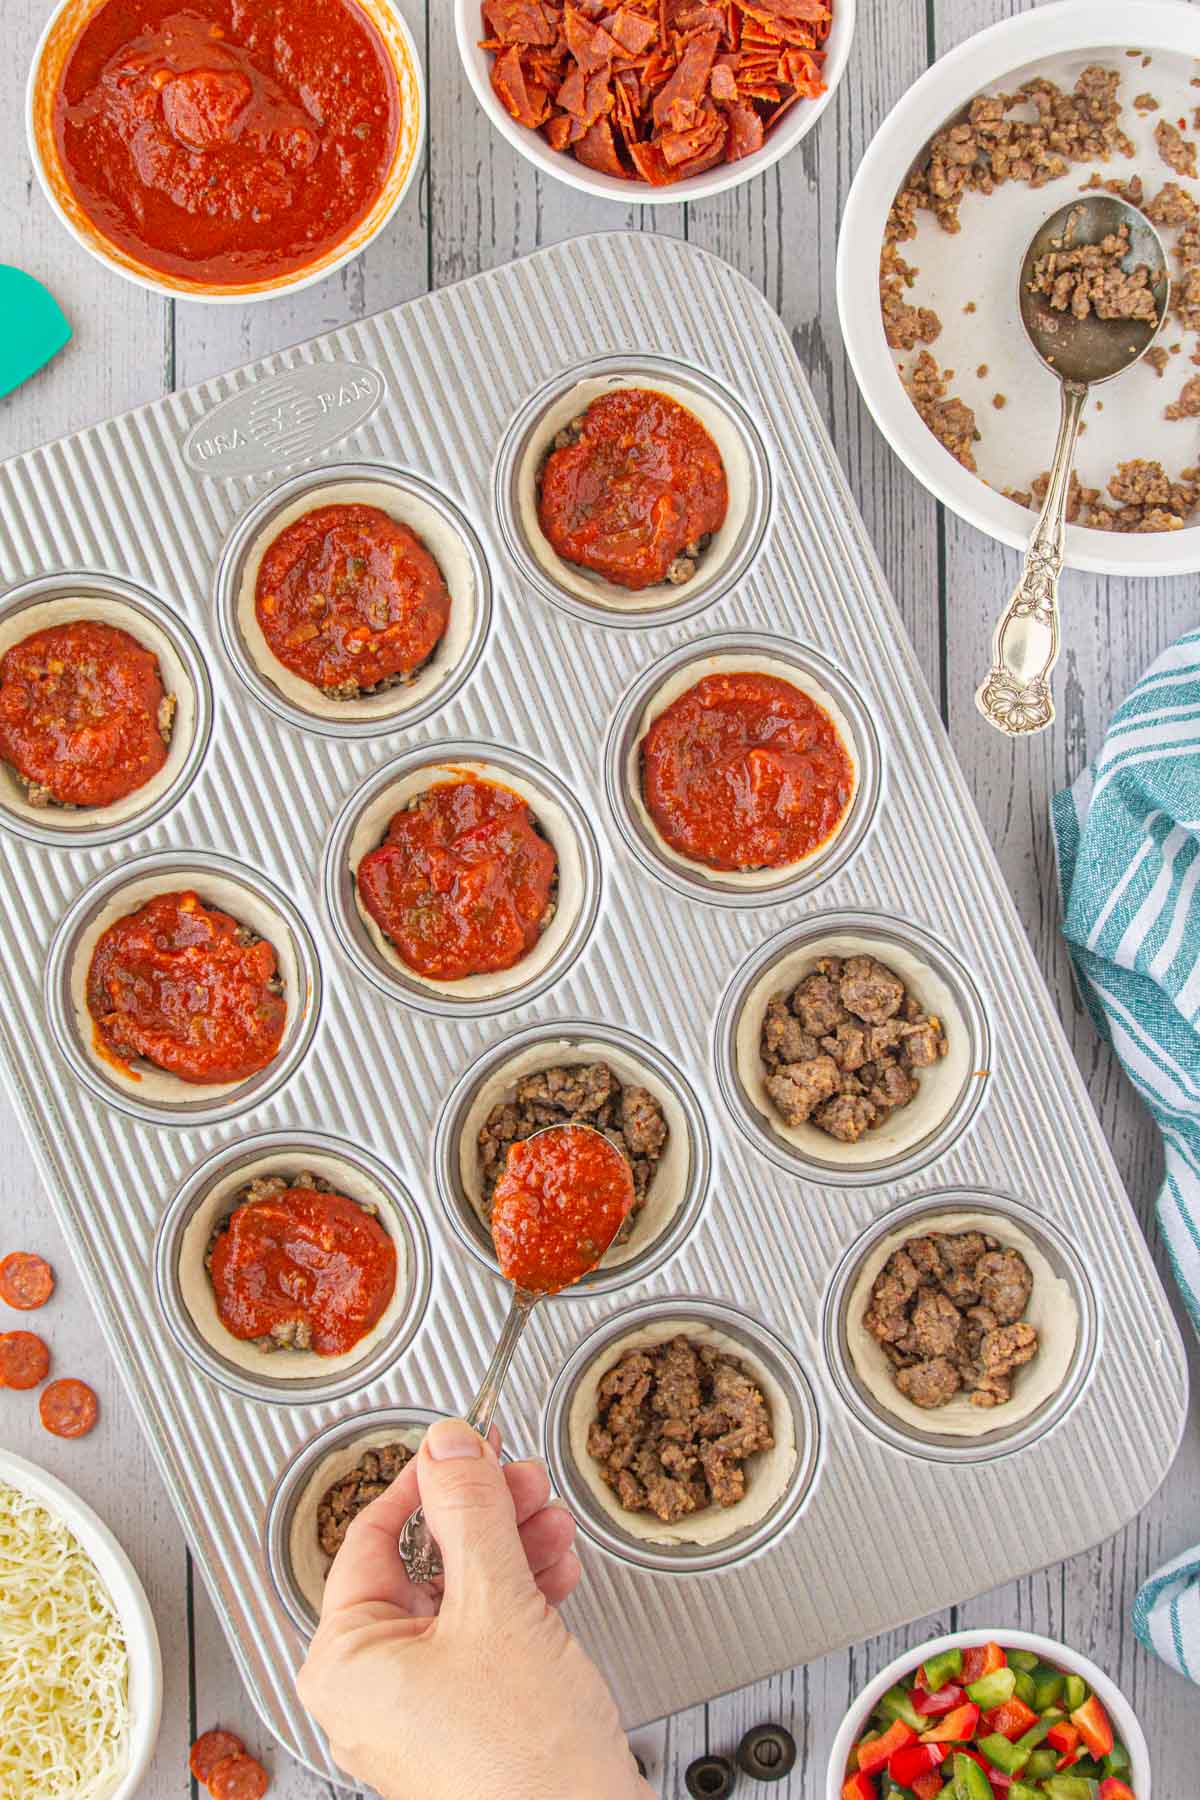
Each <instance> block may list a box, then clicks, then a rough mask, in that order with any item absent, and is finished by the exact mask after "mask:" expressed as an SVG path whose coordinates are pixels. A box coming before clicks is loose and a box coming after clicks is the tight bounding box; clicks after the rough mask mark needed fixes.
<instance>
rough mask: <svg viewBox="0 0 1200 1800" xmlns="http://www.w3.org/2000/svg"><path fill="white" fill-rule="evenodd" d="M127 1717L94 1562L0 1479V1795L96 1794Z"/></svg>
mask: <svg viewBox="0 0 1200 1800" xmlns="http://www.w3.org/2000/svg"><path fill="white" fill-rule="evenodd" d="M128 1725H129V1659H128V1655H127V1652H126V1646H125V1634H124V1632H123V1630H122V1628H121V1621H120V1619H119V1618H118V1616H117V1612H116V1608H115V1607H114V1605H113V1602H112V1597H111V1596H110V1594H109V1592H108V1589H107V1588H106V1587H105V1585H104V1583H103V1581H102V1580H101V1579H100V1576H99V1574H98V1572H97V1570H96V1567H95V1564H94V1563H93V1562H92V1561H91V1558H90V1557H89V1556H87V1555H86V1554H85V1552H84V1551H83V1550H82V1548H81V1547H80V1545H79V1543H78V1541H77V1539H76V1538H75V1537H74V1536H73V1534H72V1532H71V1531H70V1529H69V1527H68V1526H67V1525H65V1524H64V1523H63V1521H62V1520H61V1519H59V1518H57V1517H55V1515H54V1514H53V1513H51V1512H48V1511H47V1510H46V1508H45V1507H44V1506H42V1505H41V1504H40V1502H38V1501H37V1500H34V1499H32V1498H31V1497H30V1496H29V1495H27V1494H22V1493H20V1492H19V1491H18V1490H17V1489H16V1488H12V1487H9V1486H7V1485H6V1484H5V1483H3V1482H0V1800H33V1796H34V1795H36V1796H37V1800H104V1797H105V1796H107V1795H109V1794H111V1793H112V1791H113V1789H114V1788H115V1787H116V1785H117V1781H118V1779H119V1778H120V1776H121V1774H122V1773H123V1771H124V1767H125V1761H126V1754H127V1733H128Z"/></svg>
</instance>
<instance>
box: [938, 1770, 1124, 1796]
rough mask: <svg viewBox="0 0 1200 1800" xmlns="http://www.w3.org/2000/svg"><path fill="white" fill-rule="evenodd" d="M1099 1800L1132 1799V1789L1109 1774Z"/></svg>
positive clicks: (1101, 1787)
mask: <svg viewBox="0 0 1200 1800" xmlns="http://www.w3.org/2000/svg"><path fill="white" fill-rule="evenodd" d="M914 1791H915V1790H914ZM917 1800H924V1796H923V1795H920V1794H918V1796H917ZM1100 1800H1134V1794H1133V1789H1132V1788H1131V1787H1130V1786H1128V1784H1127V1783H1126V1782H1124V1781H1122V1780H1121V1777H1120V1776H1119V1775H1110V1776H1109V1777H1108V1779H1107V1781H1102V1782H1101V1783H1100Z"/></svg>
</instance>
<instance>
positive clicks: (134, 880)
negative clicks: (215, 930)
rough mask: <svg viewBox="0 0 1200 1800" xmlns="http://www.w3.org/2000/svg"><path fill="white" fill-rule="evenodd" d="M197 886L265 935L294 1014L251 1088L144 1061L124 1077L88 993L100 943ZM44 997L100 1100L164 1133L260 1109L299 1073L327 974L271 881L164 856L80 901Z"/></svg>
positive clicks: (192, 855)
mask: <svg viewBox="0 0 1200 1800" xmlns="http://www.w3.org/2000/svg"><path fill="white" fill-rule="evenodd" d="M189 888H190V889H192V890H193V891H194V892H195V893H197V894H198V895H199V897H200V899H201V900H202V901H203V902H204V903H205V904H206V905H208V906H212V907H217V908H219V909H220V910H221V911H223V912H227V913H228V914H229V915H230V916H231V917H232V918H234V919H236V920H237V921H238V923H239V924H242V925H248V926H250V927H251V928H252V929H253V930H254V931H257V932H258V934H259V935H260V936H261V937H263V938H265V939H266V941H267V942H268V943H269V944H270V945H271V946H272V948H273V949H274V951H275V955H276V959H277V963H278V973H279V975H280V976H281V978H282V981H283V998H284V1001H285V1004H286V1007H287V1016H286V1020H285V1023H284V1030H283V1037H282V1039H281V1041H280V1045H279V1049H278V1050H277V1051H276V1053H275V1055H274V1057H273V1058H272V1060H271V1061H270V1062H269V1063H268V1064H267V1066H266V1068H264V1069H260V1070H259V1072H258V1073H257V1074H256V1075H251V1076H248V1077H247V1078H246V1080H244V1081H232V1082H213V1083H197V1082H190V1081H181V1080H180V1079H179V1077H178V1076H177V1075H171V1074H168V1073H167V1071H166V1070H165V1069H160V1068H157V1067H155V1065H153V1064H152V1063H148V1062H144V1061H142V1060H141V1059H138V1060H136V1061H135V1062H134V1063H133V1064H132V1065H131V1066H130V1067H129V1068H128V1069H125V1068H123V1067H122V1066H120V1065H119V1064H118V1063H117V1061H116V1060H115V1059H113V1058H111V1057H109V1056H107V1055H105V1054H103V1053H102V1052H101V1050H100V1049H99V1048H98V1047H97V1039H96V1032H95V1027H94V1024H93V1021H92V1017H91V1014H90V1013H89V1012H88V1009H87V1000H86V990H87V976H88V970H89V968H90V966H91V961H92V955H93V953H94V951H95V948H96V945H97V943H98V942H99V940H100V937H101V936H102V934H103V933H104V932H105V931H106V930H107V929H108V927H109V926H110V925H112V924H113V923H115V921H116V920H118V919H123V918H125V917H126V916H127V915H128V914H129V913H133V912H136V911H137V910H138V908H139V907H141V906H144V905H145V904H146V902H147V901H148V900H152V899H153V898H154V897H155V895H157V894H170V893H177V892H181V891H184V890H186V889H189ZM45 997H46V1009H47V1012H48V1014H49V1017H50V1022H51V1025H52V1027H53V1030H54V1034H55V1037H56V1038H57V1041H58V1045H59V1048H60V1049H61V1051H62V1053H63V1055H64V1056H65V1057H66V1059H67V1061H68V1062H69V1063H70V1065H71V1067H72V1069H73V1070H74V1071H75V1073H76V1075H78V1076H79V1078H80V1080H81V1081H82V1082H84V1084H85V1085H86V1086H87V1087H89V1088H90V1089H91V1091H92V1092H93V1093H94V1094H96V1095H98V1096H99V1098H100V1099H102V1100H107V1101H108V1102H109V1103H110V1104H111V1105H113V1106H116V1107H117V1108H118V1109H119V1110H120V1111H122V1112H126V1113H130V1114H132V1115H133V1116H134V1117H135V1118H139V1119H152V1120H154V1121H155V1122H156V1123H158V1124H160V1125H205V1124H211V1123H213V1122H214V1121H215V1120H217V1119H227V1118H231V1117H232V1116H233V1115H234V1114H235V1113H239V1112H243V1111H245V1110H246V1109H247V1108H248V1107H250V1106H254V1105H257V1104H258V1103H259V1102H260V1101H262V1100H265V1099H266V1097H267V1095H268V1094H272V1093H274V1092H275V1090H276V1088H278V1087H279V1086H280V1085H281V1084H282V1083H283V1082H284V1081H286V1080H287V1078H288V1077H289V1076H290V1075H291V1074H292V1073H293V1072H294V1070H295V1069H296V1067H297V1066H298V1064H299V1063H300V1061H301V1060H302V1058H303V1056H304V1054H305V1051H306V1050H307V1048H308V1045H309V1042H310V1040H311V1038H312V1034H313V1031H314V1029H315V1027H316V1022H317V1015H318V1013H319V1011H320V1001H321V974H320V967H319V965H318V962H317V952H316V946H315V945H314V943H313V940H312V938H311V936H310V935H309V931H308V927H307V926H306V925H305V923H304V921H303V919H302V918H301V916H300V914H299V912H298V911H297V909H296V907H295V906H294V905H293V904H292V902H291V901H290V900H289V899H288V898H287V896H286V895H285V894H284V893H283V892H282V891H281V890H280V889H279V888H277V887H276V886H275V885H274V883H273V882H271V881H269V880H268V879H267V877H266V876H265V875H261V874H259V873H258V872H257V871H255V870H252V869H248V868H246V867H245V865H244V864H242V863H238V862H235V861H234V860H233V859H232V857H227V856H219V855H216V854H214V853H213V852H210V851H200V850H190V851H189V850H180V851H176V850H162V851H159V852H157V853H156V854H155V855H152V856H144V857H141V858H139V859H138V860H137V861H135V862H132V863H125V864H122V865H121V866H120V867H118V868H116V869H113V870H110V871H109V873H108V874H107V875H106V876H104V877H103V878H102V879H101V880H100V881H98V882H96V883H94V884H93V885H92V886H91V887H89V888H86V889H85V890H84V892H83V893H82V894H81V895H80V896H79V898H78V899H77V900H76V901H75V904H74V905H73V906H72V907H71V909H70V910H69V912H68V913H67V914H66V916H65V917H64V919H63V921H62V923H61V924H60V926H59V928H58V931H57V932H56V933H55V936H54V941H53V943H52V944H51V946H50V956H49V959H48V961H47V964H46V983H45Z"/></svg>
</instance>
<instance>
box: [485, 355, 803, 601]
mask: <svg viewBox="0 0 1200 1800" xmlns="http://www.w3.org/2000/svg"><path fill="white" fill-rule="evenodd" d="M621 388H652V389H654V390H655V391H656V392H658V393H662V394H666V395H668V396H669V397H670V398H671V399H672V400H677V401H678V402H679V403H680V405H682V406H686V407H687V408H688V410H689V412H692V413H694V414H695V415H696V417H697V418H698V419H699V420H700V423H701V424H702V425H703V426H704V427H705V428H706V430H707V431H708V432H709V435H710V436H711V437H712V438H713V440H714V442H715V443H716V446H717V449H718V450H719V451H720V453H721V460H722V462H723V463H724V465H725V477H726V482H727V485H728V490H729V506H728V510H727V512H726V515H725V522H724V524H723V525H722V526H721V529H720V530H719V531H718V532H716V533H715V534H714V536H713V540H712V542H711V543H710V544H709V546H708V548H707V550H705V551H704V553H703V555H702V556H701V557H700V559H699V561H698V563H697V566H696V572H695V574H694V575H693V576H691V578H690V579H689V580H687V581H684V582H680V583H679V584H678V585H674V584H672V583H670V582H665V581H664V582H660V583H658V584H657V585H656V586H654V587H650V588H642V589H640V590H638V591H633V590H631V589H629V588H623V587H618V586H617V585H616V584H615V583H613V582H611V581H607V580H606V579H605V578H604V577H603V576H602V575H596V574H593V573H592V571H591V570H590V569H584V568H580V567H578V566H577V565H576V564H574V563H568V562H564V560H563V559H562V557H560V556H559V555H558V553H557V552H556V551H555V550H554V549H553V547H552V546H551V544H550V542H549V540H548V539H547V538H546V536H545V535H544V533H543V531H542V529H541V526H540V524H539V523H538V477H539V475H540V472H541V469H542V465H543V464H544V462H545V460H546V458H547V456H548V455H549V454H550V451H551V450H552V449H553V446H554V439H555V437H556V436H557V434H558V433H559V432H560V431H561V430H562V429H563V427H564V426H566V425H569V424H570V423H571V421H572V419H576V418H578V417H579V415H580V414H581V413H582V412H585V411H586V410H587V408H588V406H589V405H590V404H591V403H592V401H593V400H596V399H598V398H599V397H600V396H601V395H602V394H608V393H612V392H613V391H614V390H618V389H621ZM495 504H496V513H497V517H498V519H499V521H500V529H501V532H502V534H503V537H504V544H505V548H506V549H507V551H508V553H509V555H510V557H511V558H512V560H513V562H514V563H515V564H516V566H517V569H518V571H519V573H520V575H521V578H522V580H523V581H525V582H527V583H528V584H529V585H530V586H531V587H533V588H534V589H536V591H537V592H538V593H540V594H541V595H542V596H543V597H544V598H545V599H547V600H549V601H550V602H551V604H552V605H554V606H558V607H561V608H562V609H563V610H564V611H565V612H569V613H572V614H574V616H575V617H577V618H584V619H591V620H593V621H596V620H599V621H601V622H603V623H605V624H609V625H634V626H647V625H653V624H657V623H659V622H667V621H670V620H675V619H682V618H688V617H690V615H691V614H692V613H696V612H699V611H700V609H701V608H702V607H705V606H711V605H712V604H713V603H714V602H715V601H717V600H719V599H721V597H722V596H723V595H725V594H727V593H728V592H729V591H730V589H731V588H733V587H734V586H736V584H737V583H738V582H739V581H741V580H742V579H743V578H744V577H745V576H746V574H747V573H748V572H749V570H750V568H751V567H752V565H753V563H754V562H755V560H756V558H757V556H758V553H759V551H760V550H761V548H762V545H763V541H764V539H765V537H766V534H767V530H768V526H769V524H770V517H771V504H772V496H771V465H770V460H769V458H768V455H767V450H766V445H765V444H764V442H763V439H762V436H761V434H760V432H759V429H758V427H757V425H756V424H755V422H754V420H753V418H752V417H751V415H750V413H749V412H748V411H747V410H746V407H745V406H744V405H743V403H742V401H741V400H739V399H738V398H737V396H736V395H735V394H733V393H732V392H731V391H730V390H729V389H728V388H727V387H724V386H723V385H722V384H721V383H720V382H719V381H717V380H716V379H715V378H714V377H713V376H711V375H709V374H707V373H705V372H704V371H702V370H699V369H694V368H688V367H686V366H685V365H684V364H683V363H676V362H672V361H671V360H670V359H669V358H667V357H658V356H609V357H598V358H596V359H595V360H594V361H591V362H586V363H582V364H580V365H579V366H578V367H577V368H574V369H566V370H564V371H563V372H562V373H561V374H560V375H557V376H555V377H554V379H553V380H552V381H550V382H548V383H547V384H546V386H545V387H543V388H540V389H539V390H538V392H537V393H536V394H534V395H533V396H532V398H531V399H530V400H528V401H527V402H526V403H525V405H524V406H523V407H522V409H521V411H520V412H519V413H518V414H517V416H516V418H515V419H514V420H513V421H512V424H511V425H510V426H509V428H508V431H507V433H506V434H505V438H504V442H503V443H502V445H501V447H500V454H499V457H498V458H497V462H496V470H495Z"/></svg>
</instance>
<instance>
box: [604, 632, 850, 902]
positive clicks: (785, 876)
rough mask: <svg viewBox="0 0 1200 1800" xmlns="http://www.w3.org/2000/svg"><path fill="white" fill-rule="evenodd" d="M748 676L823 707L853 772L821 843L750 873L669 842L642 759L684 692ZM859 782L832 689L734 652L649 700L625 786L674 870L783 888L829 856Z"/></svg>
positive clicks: (693, 669)
mask: <svg viewBox="0 0 1200 1800" xmlns="http://www.w3.org/2000/svg"><path fill="white" fill-rule="evenodd" d="M744 673H748V674H752V675H775V676H778V678H779V679H780V680H781V681H786V682H789V683H790V685H791V686H792V687H794V688H799V689H800V691H801V693H804V694H807V695H808V697H809V699H810V700H815V701H816V703H817V705H818V706H821V707H824V709H825V711H826V712H827V713H828V714H829V716H830V718H831V719H832V720H833V723H834V726H835V727H836V729H837V733H838V736H839V737H840V738H841V740H842V743H843V745H844V746H845V749H846V754H847V755H848V756H849V758H850V764H851V769H852V787H851V792H850V800H849V803H848V805H847V807H846V810H845V812H844V813H843V814H842V816H841V818H840V819H839V820H838V823H837V825H836V826H835V827H834V829H833V831H832V832H831V833H830V835H829V836H828V837H827V838H826V839H825V841H824V843H823V844H818V845H817V846H816V848H815V849H814V850H810V851H809V853H808V855H807V856H802V857H800V858H799V859H798V860H797V861H796V862H791V863H784V864H782V865H781V866H780V867H779V868H776V869H754V870H751V871H748V872H746V871H742V870H740V869H712V868H710V867H709V866H708V864H707V863H702V862H697V861H696V860H695V858H694V857H691V856H683V855H682V854H681V853H680V852H679V851H678V850H676V849H674V848H673V847H672V846H671V845H670V844H668V842H667V840H666V838H664V837H663V835H662V833H661V832H660V831H659V829H658V826H657V825H656V824H655V823H654V820H653V819H652V818H651V817H650V812H649V809H648V808H647V806H646V802H645V798H644V796H643V793H642V760H641V758H642V742H643V739H644V738H645V736H646V733H647V732H648V731H649V729H650V727H651V725H653V723H654V721H655V719H657V718H658V716H659V714H660V713H664V712H666V710H667V708H668V707H669V706H671V705H672V704H673V703H674V702H675V701H676V700H678V699H679V697H680V695H681V694H686V693H687V692H688V690H689V688H694V687H695V685H696V683H697V682H698V681H702V680H703V679H704V677H705V676H706V675H733V674H744ZM861 779H862V774H861V768H860V759H859V753H858V743H857V740H856V738H855V735H854V729H853V727H852V726H851V724H850V721H849V720H848V719H847V717H846V715H845V713H844V712H843V711H842V709H841V707H840V706H839V705H838V703H837V701H836V699H835V698H834V696H833V695H832V694H831V693H830V692H829V690H828V688H826V687H825V686H824V684H823V683H822V682H821V681H819V680H818V679H817V677H816V676H815V675H810V674H809V673H808V672H807V671H806V670H803V669H800V668H799V667H797V665H796V664H795V663H792V662H788V661H786V660H785V659H784V658H783V657H777V656H761V655H758V656H755V655H747V656H739V655H738V654H737V653H736V652H728V653H726V654H724V655H721V656H702V657H697V658H696V660H695V662H689V663H686V664H685V665H684V666H683V668H681V669H676V671H675V673H674V674H673V675H671V676H670V677H669V678H668V679H667V680H666V681H664V682H663V683H662V685H661V687H659V688H657V689H656V690H655V692H654V693H653V695H652V696H651V698H650V699H649V700H648V701H647V703H646V706H645V708H644V709H643V712H642V716H641V718H640V719H639V720H638V725H637V730H636V731H635V733H634V734H633V743H632V745H631V747H630V750H629V754H628V756H627V757H626V761H625V784H626V789H627V792H628V795H629V803H630V805H631V806H632V808H633V811H634V815H635V817H636V818H637V820H638V822H639V823H640V825H641V826H642V829H643V830H644V831H645V832H646V833H647V834H648V836H649V837H650V839H651V841H652V842H653V844H654V847H655V849H656V850H657V851H658V854H659V855H660V856H661V857H663V858H664V859H665V861H667V862H669V863H673V864H674V865H675V867H676V868H680V869H686V870H687V872H688V874H689V875H698V876H700V877H701V879H702V880H704V881H713V882H720V883H721V885H722V886H723V887H735V888H747V889H754V888H774V887H780V886H782V885H783V883H785V882H788V881H792V880H794V878H795V877H796V876H797V875H798V874H799V873H800V871H801V870H802V869H805V868H807V866H808V864H809V863H811V862H813V861H815V860H816V858H817V857H820V856H826V855H827V854H828V853H829V851H830V849H831V848H832V846H833V845H834V844H835V843H836V842H837V840H838V838H839V837H840V836H841V834H842V832H843V831H844V830H845V829H846V826H847V824H848V823H849V820H850V815H851V814H852V812H853V811H854V803H855V801H856V799H857V797H858V790H859V785H860V782H861Z"/></svg>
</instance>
